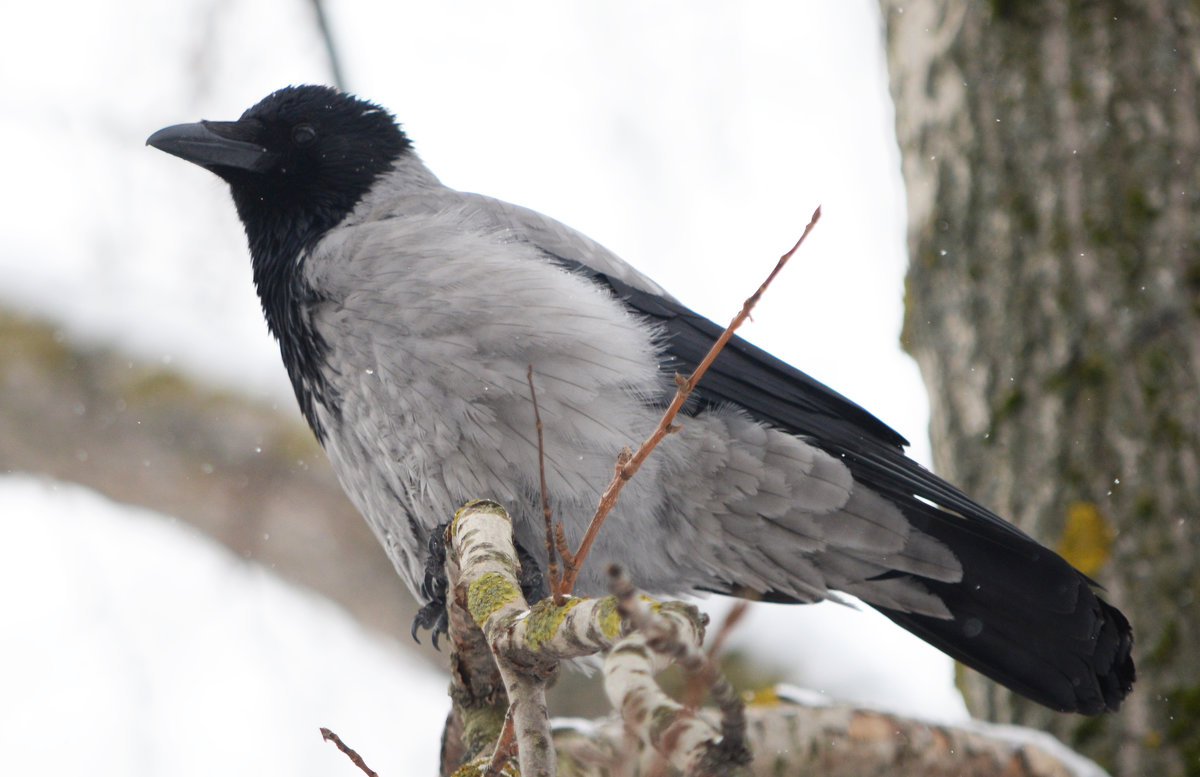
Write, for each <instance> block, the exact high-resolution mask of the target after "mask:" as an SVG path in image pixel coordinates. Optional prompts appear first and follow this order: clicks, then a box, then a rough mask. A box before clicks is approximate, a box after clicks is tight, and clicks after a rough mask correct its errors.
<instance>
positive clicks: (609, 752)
mask: <svg viewBox="0 0 1200 777" xmlns="http://www.w3.org/2000/svg"><path fill="white" fill-rule="evenodd" d="M802 696H805V697H815V696H816V695H815V694H802ZM698 714H699V716H700V717H701V718H703V719H705V720H706V721H708V723H709V724H710V725H712V724H715V722H716V716H715V715H713V714H712V711H710V710H701V711H700V712H699V713H698ZM746 717H747V732H746V734H747V741H748V744H749V746H750V748H751V749H752V750H753V752H754V754H755V757H754V760H753V761H752V762H751V763H750V764H749V765H748V766H747V771H746V773H747V774H749V775H753V777H777V775H792V774H814V775H821V777H885V776H886V777H995V776H996V775H1004V777H1106V773H1105V772H1104V770H1103V769H1101V768H1100V767H1099V766H1097V765H1096V764H1094V763H1092V762H1091V761H1089V760H1087V759H1086V758H1083V757H1082V756H1079V755H1077V754H1075V753H1074V752H1072V751H1071V750H1069V749H1068V748H1067V747H1066V746H1065V745H1062V744H1060V743H1059V742H1058V741H1057V740H1055V739H1054V738H1053V737H1051V736H1049V735H1048V734H1044V733H1042V732H1038V731H1033V730H1030V729H1021V728H1017V727H1014V726H996V725H991V724H986V723H968V724H965V725H961V726H945V725H937V724H933V723H927V722H923V721H916V720H912V719H910V718H904V717H901V716H898V715H891V714H887V713H883V712H877V711H873V710H863V709H855V708H852V707H846V706H840V705H828V704H825V703H824V702H822V701H820V700H819V699H813V698H806V699H805V701H804V703H798V702H796V701H791V700H784V699H781V698H778V697H771V698H770V700H769V701H767V702H765V703H760V704H754V705H751V706H749V707H748V708H747V710H746ZM554 739H555V747H556V748H557V751H558V753H559V775H558V777H599V775H601V774H638V775H646V774H654V773H655V772H654V768H655V767H654V757H655V754H654V753H653V752H652V751H649V750H648V749H641V750H639V748H638V747H637V744H636V742H635V741H631V737H630V735H629V733H628V731H627V729H626V725H625V723H624V722H622V721H605V722H601V723H597V724H594V725H588V726H586V727H583V726H576V725H560V726H558V727H557V728H556V729H555V731H554Z"/></svg>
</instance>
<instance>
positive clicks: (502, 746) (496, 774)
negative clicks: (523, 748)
mask: <svg viewBox="0 0 1200 777" xmlns="http://www.w3.org/2000/svg"><path fill="white" fill-rule="evenodd" d="M515 731H516V729H515V728H514V727H513V716H512V707H509V709H508V712H507V713H506V714H505V715H504V728H502V729H501V730H500V738H499V739H498V740H497V741H496V749H495V751H493V752H492V762H491V763H489V764H488V767H487V769H485V770H484V772H483V777H500V771H501V770H502V769H503V768H504V764H505V763H507V762H508V760H509V759H510V758H512V757H513V756H514V755H516V752H517V740H516V735H515Z"/></svg>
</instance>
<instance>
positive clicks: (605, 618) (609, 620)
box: [596, 596, 621, 639]
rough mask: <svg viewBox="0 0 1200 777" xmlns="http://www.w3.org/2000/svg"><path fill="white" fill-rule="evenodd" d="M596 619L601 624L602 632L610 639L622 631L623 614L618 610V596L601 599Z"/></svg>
mask: <svg viewBox="0 0 1200 777" xmlns="http://www.w3.org/2000/svg"><path fill="white" fill-rule="evenodd" d="M596 621H597V622H598V623H599V624H600V632H601V633H602V634H604V636H606V637H608V638H609V639H614V638H615V637H616V636H617V635H618V634H620V633H621V616H620V614H619V613H618V612H617V597H615V596H606V597H604V598H603V599H601V600H600V604H599V605H598V608H597V611H596Z"/></svg>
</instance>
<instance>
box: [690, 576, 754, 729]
mask: <svg viewBox="0 0 1200 777" xmlns="http://www.w3.org/2000/svg"><path fill="white" fill-rule="evenodd" d="M749 607H750V602H748V601H746V600H745V599H738V600H737V601H736V602H734V604H733V606H732V607H730V608H729V611H728V612H726V613H725V617H724V618H722V619H721V625H720V626H718V627H717V630H716V633H714V634H713V638H712V642H711V643H709V646H708V651H707V653H708V660H709V661H711V662H712V664H713V666H714V667H716V666H718V665H719V664H720V654H721V649H722V648H723V647H725V640H726V639H728V638H729V635H730V634H731V633H732V632H733V629H734V627H735V626H737V624H738V623H739V622H740V621H741V620H742V618H743V617H744V616H745V614H746V611H747V610H748V609H749ZM708 690H709V685H708V684H707V683H706V682H705V681H704V679H703V678H701V677H700V676H699V675H690V676H689V677H688V681H687V686H686V687H685V688H684V689H683V693H682V694H681V698H680V702H681V703H682V704H683V706H685V707H688V708H690V709H696V708H697V707H699V706H700V702H701V701H702V700H703V699H704V694H705V693H707V692H708Z"/></svg>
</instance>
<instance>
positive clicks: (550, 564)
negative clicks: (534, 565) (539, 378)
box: [525, 364, 568, 605]
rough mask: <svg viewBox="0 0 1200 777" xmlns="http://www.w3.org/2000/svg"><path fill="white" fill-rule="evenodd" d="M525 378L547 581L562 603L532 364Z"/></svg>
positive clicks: (565, 592) (526, 371)
mask: <svg viewBox="0 0 1200 777" xmlns="http://www.w3.org/2000/svg"><path fill="white" fill-rule="evenodd" d="M525 380H526V381H528V383H529V398H530V399H531V400H533V423H534V428H536V429H537V447H538V477H539V478H540V479H541V483H542V517H543V518H544V519H545V520H546V582H547V583H548V584H549V586H550V594H551V595H552V596H553V597H554V603H555V604H557V605H562V603H563V601H565V599H566V594H567V593H568V592H567V591H565V590H563V586H562V575H560V574H559V572H558V560H557V558H556V555H555V549H556V547H557V543H556V542H555V540H556V537H555V534H554V526H553V523H552V521H551V519H550V516H551V512H550V497H549V496H547V495H546V448H545V445H544V444H543V442H542V414H541V412H539V411H538V402H537V389H535V388H534V387H533V365H532V364H530V365H529V366H528V368H527V369H526V370H525ZM563 562H564V564H566V563H567V557H566V556H563Z"/></svg>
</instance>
